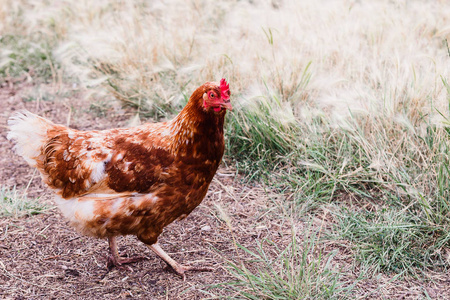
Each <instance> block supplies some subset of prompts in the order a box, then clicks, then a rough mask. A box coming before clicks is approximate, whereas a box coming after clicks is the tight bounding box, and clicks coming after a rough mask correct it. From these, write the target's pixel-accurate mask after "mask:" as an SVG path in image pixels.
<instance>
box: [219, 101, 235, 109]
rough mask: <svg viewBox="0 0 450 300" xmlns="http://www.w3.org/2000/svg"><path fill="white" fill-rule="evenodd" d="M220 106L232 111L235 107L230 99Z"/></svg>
mask: <svg viewBox="0 0 450 300" xmlns="http://www.w3.org/2000/svg"><path fill="white" fill-rule="evenodd" d="M220 106H222V107H223V108H226V109H228V110H232V109H233V107H232V106H231V102H230V99H228V100H223V102H222V103H220Z"/></svg>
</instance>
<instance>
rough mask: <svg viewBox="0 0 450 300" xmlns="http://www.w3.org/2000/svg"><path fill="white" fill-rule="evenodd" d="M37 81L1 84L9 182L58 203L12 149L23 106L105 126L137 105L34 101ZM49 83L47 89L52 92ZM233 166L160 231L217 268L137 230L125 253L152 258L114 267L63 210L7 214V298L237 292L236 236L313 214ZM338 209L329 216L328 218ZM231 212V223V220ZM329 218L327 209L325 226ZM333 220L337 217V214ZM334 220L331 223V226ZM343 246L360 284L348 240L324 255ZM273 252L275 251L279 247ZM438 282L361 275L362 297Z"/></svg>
mask: <svg viewBox="0 0 450 300" xmlns="http://www.w3.org/2000/svg"><path fill="white" fill-rule="evenodd" d="M36 88H37V87H36V86H35V85H33V84H31V83H26V82H20V81H19V82H9V83H7V84H4V85H3V86H2V87H0V166H1V169H2V170H1V172H0V184H2V185H5V186H9V187H12V186H14V185H16V186H17V187H18V188H19V189H21V188H22V189H23V188H25V187H26V186H27V185H28V184H29V188H28V192H27V193H28V196H29V197H39V198H40V201H43V202H46V203H49V204H50V205H53V204H52V193H51V191H50V190H49V189H47V188H46V187H45V186H44V185H43V184H42V183H41V180H40V178H39V176H38V174H36V173H35V172H34V171H33V170H32V169H31V168H30V167H28V165H27V164H26V163H25V161H24V160H23V159H21V158H20V157H18V156H17V155H15V154H14V153H13V152H12V150H11V148H12V147H11V143H10V142H9V141H8V140H7V139H6V120H7V119H8V117H9V116H10V115H11V114H12V113H13V111H15V110H19V109H24V108H25V109H28V110H30V111H32V112H34V113H37V114H39V115H41V116H44V117H46V118H49V119H51V120H52V121H54V122H57V123H62V124H67V123H69V124H70V126H71V127H74V128H77V129H104V128H109V127H121V126H125V125H126V124H127V122H128V121H129V120H130V119H131V117H132V115H133V114H132V112H128V111H126V110H118V109H113V108H111V109H109V110H108V111H107V112H106V116H98V114H96V113H93V112H91V111H89V106H90V104H89V102H87V101H86V100H83V97H82V96H81V95H80V94H79V93H77V92H76V91H72V92H70V93H60V92H59V91H58V90H57V89H55V88H52V86H50V85H49V86H42V87H40V89H41V90H40V92H41V93H49V94H55V95H58V96H56V97H55V99H52V100H51V101H49V100H44V99H43V98H42V99H40V98H38V99H34V100H33V101H28V100H27V99H28V98H29V97H28V96H29V95H30V94H33V93H35V92H36ZM42 89H45V90H44V91H42ZM235 173H236V172H235V171H234V170H233V169H232V168H225V167H223V166H222V167H221V168H220V169H219V172H218V174H217V175H216V177H215V179H214V180H213V182H212V184H211V186H210V189H209V192H208V194H207V196H206V198H205V200H204V201H203V202H202V204H201V205H200V206H199V207H198V208H197V209H195V210H194V212H193V213H192V214H191V215H190V216H189V217H187V218H186V219H184V220H183V221H178V222H174V223H173V224H171V225H170V226H168V227H167V228H166V229H165V231H164V232H163V234H162V235H161V236H160V239H159V241H160V244H161V246H162V247H163V248H164V249H165V250H166V251H167V252H168V253H169V255H171V256H172V257H173V258H174V259H175V260H177V261H178V262H181V263H184V264H186V265H201V266H208V267H212V268H214V271H213V272H205V273H188V274H187V279H186V281H183V280H182V279H181V278H179V277H178V276H176V275H175V274H174V273H173V272H172V271H171V270H170V269H168V268H167V267H166V264H165V263H164V262H163V261H162V260H160V259H159V258H158V257H156V256H155V255H154V254H153V253H151V251H150V250H149V249H148V248H147V247H146V246H145V245H144V244H142V243H141V242H140V241H138V240H137V239H136V238H135V237H133V236H127V237H122V238H119V240H118V243H119V251H120V253H121V254H122V255H123V256H137V255H144V256H146V257H147V258H148V259H146V260H144V261H141V262H137V263H134V264H132V265H130V266H131V269H132V270H117V269H113V270H111V271H108V270H107V268H106V257H107V254H108V248H107V242H106V240H99V239H95V238H90V237H85V236H82V235H80V234H78V233H77V232H76V231H75V230H74V229H72V228H71V227H70V226H69V225H68V223H67V222H66V220H65V219H64V218H63V217H62V215H61V213H60V212H59V210H58V209H56V208H53V209H51V210H50V211H48V212H47V213H45V214H40V215H36V216H33V217H25V218H20V219H11V218H3V219H0V298H2V299H122V298H136V299H139V298H141V299H204V298H209V297H212V296H213V295H216V296H217V295H219V296H222V297H226V296H228V297H230V298H233V297H234V295H233V294H230V293H231V292H229V293H228V294H226V293H224V292H223V291H221V290H219V289H217V288H214V287H213V286H214V285H215V284H218V283H221V282H224V281H227V280H233V277H232V276H231V275H230V273H229V271H227V266H228V263H227V261H229V260H231V261H234V262H236V261H242V262H244V263H246V264H247V265H248V266H250V267H251V263H249V262H250V259H251V257H248V255H246V254H245V253H244V252H243V251H239V250H238V249H237V248H236V246H235V243H234V241H237V242H238V243H240V244H242V245H243V246H245V247H248V248H254V247H255V245H256V241H257V240H258V241H261V240H262V239H268V240H270V241H273V242H275V243H277V244H278V245H280V248H282V246H283V245H287V244H288V242H289V241H290V235H291V229H292V223H295V224H294V226H296V227H297V229H298V230H299V232H301V230H302V227H303V221H302V220H297V221H294V222H289V221H286V220H284V219H283V218H281V217H277V214H276V212H274V211H269V210H268V207H269V205H268V203H269V201H272V200H273V199H272V200H270V199H269V197H268V196H267V195H266V192H265V191H264V189H262V188H261V187H259V186H258V185H257V184H253V185H244V184H242V183H241V180H240V177H239V176H237V175H235ZM328 216H329V215H328ZM227 219H229V224H230V225H231V227H230V226H229V225H227V222H226V221H227ZM323 221H326V222H328V220H326V218H322V217H321V216H318V223H319V224H318V226H322V225H323V224H320V222H323ZM329 221H330V222H332V220H329ZM326 226H327V225H326V224H325V227H326ZM336 250H337V251H339V255H337V256H336V259H335V261H334V264H335V266H336V267H337V268H339V269H340V270H341V272H342V273H343V274H345V275H344V278H346V279H348V281H349V282H350V283H351V282H352V281H356V278H357V277H358V274H357V271H358V269H357V268H355V267H354V265H355V263H354V261H353V260H352V253H351V247H350V245H348V244H346V243H345V241H337V242H330V243H324V245H323V251H324V253H329V252H330V251H336ZM269 253H270V252H269ZM442 277H443V278H440V279H439V280H437V281H435V282H434V283H426V284H424V283H422V282H420V281H418V280H414V279H411V280H404V281H393V282H392V283H390V280H392V279H393V276H387V275H380V276H378V277H377V278H373V279H370V280H364V281H359V282H358V283H357V284H356V288H355V294H354V296H355V298H361V297H362V298H366V299H393V298H395V299H421V298H423V297H424V295H425V294H424V291H426V294H428V296H429V297H430V298H435V299H445V298H446V297H447V299H450V293H449V291H448V290H447V287H448V284H449V283H450V279H449V278H448V276H447V275H444V276H442Z"/></svg>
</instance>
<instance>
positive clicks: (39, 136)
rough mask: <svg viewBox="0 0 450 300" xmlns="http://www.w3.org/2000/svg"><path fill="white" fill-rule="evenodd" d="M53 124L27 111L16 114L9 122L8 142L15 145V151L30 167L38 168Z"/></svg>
mask: <svg viewBox="0 0 450 300" xmlns="http://www.w3.org/2000/svg"><path fill="white" fill-rule="evenodd" d="M52 126H53V123H52V122H50V121H48V120H46V119H44V118H41V117H39V116H37V115H35V114H33V113H31V112H29V111H27V110H21V111H18V112H16V113H15V114H14V115H13V116H12V117H10V118H9V120H8V127H9V132H8V135H7V138H8V140H10V141H13V142H14V143H15V146H14V150H15V151H16V153H17V154H19V155H20V156H22V157H23V158H24V159H25V160H26V161H27V163H28V164H29V165H30V166H33V167H35V166H36V160H35V158H37V157H38V156H39V155H40V154H41V150H42V147H43V146H44V144H45V141H46V136H47V130H48V129H49V128H51V127H52Z"/></svg>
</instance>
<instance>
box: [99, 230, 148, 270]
mask: <svg viewBox="0 0 450 300" xmlns="http://www.w3.org/2000/svg"><path fill="white" fill-rule="evenodd" d="M108 242H109V251H110V255H109V256H108V263H107V268H108V271H110V270H111V269H112V268H114V267H115V268H117V269H119V270H122V271H125V270H128V271H133V269H131V268H130V267H128V266H124V265H125V264H131V263H134V262H137V261H140V260H143V259H147V258H146V257H145V256H136V257H130V258H124V257H120V256H119V251H118V250H117V242H116V237H114V236H113V237H109V238H108Z"/></svg>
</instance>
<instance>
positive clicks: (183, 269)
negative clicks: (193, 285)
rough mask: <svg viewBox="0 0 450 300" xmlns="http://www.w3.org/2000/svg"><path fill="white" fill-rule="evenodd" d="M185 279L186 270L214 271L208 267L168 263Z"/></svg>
mask: <svg viewBox="0 0 450 300" xmlns="http://www.w3.org/2000/svg"><path fill="white" fill-rule="evenodd" d="M168 266H169V267H170V268H171V269H172V270H173V271H174V272H175V273H176V274H177V275H178V276H180V277H181V278H182V279H183V281H185V280H186V272H213V271H214V269H213V268H208V267H191V266H183V265H180V264H178V263H177V264H176V266H172V265H168Z"/></svg>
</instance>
